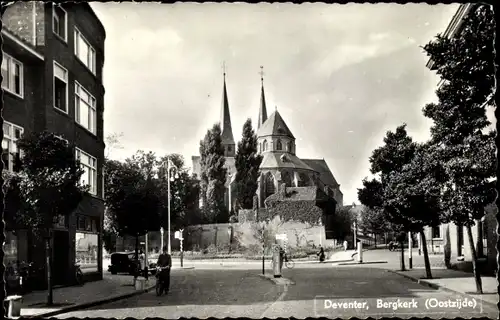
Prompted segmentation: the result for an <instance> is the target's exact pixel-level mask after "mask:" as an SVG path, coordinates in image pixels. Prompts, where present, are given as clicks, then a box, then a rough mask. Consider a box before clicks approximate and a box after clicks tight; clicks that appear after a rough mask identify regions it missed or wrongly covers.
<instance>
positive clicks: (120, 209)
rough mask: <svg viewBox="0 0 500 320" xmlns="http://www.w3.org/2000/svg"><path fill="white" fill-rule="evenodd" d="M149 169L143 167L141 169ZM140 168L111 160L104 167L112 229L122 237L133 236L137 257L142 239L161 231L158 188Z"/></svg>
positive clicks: (129, 161) (126, 162)
mask: <svg viewBox="0 0 500 320" xmlns="http://www.w3.org/2000/svg"><path fill="white" fill-rule="evenodd" d="M144 167H147V166H146V165H143V167H142V168H144ZM139 168H141V166H139V165H138V164H135V163H134V160H131V159H128V161H125V163H121V162H119V161H114V160H108V161H106V167H105V186H106V193H105V202H106V206H107V213H108V215H107V218H108V219H109V220H110V222H109V225H110V228H112V229H113V230H115V232H116V234H118V235H119V236H127V235H128V236H133V237H135V239H136V248H135V250H136V255H137V254H138V252H137V251H138V246H139V237H140V236H142V235H144V234H146V233H147V232H148V231H156V230H159V222H160V219H159V197H158V191H157V188H156V185H155V184H154V183H152V182H151V181H148V179H147V178H146V177H145V176H144V172H145V171H141V170H139Z"/></svg>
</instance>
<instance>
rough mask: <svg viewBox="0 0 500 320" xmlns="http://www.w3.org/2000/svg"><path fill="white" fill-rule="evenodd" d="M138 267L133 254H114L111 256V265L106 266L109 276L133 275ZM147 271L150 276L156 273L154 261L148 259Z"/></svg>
mask: <svg viewBox="0 0 500 320" xmlns="http://www.w3.org/2000/svg"><path fill="white" fill-rule="evenodd" d="M138 266H139V263H138V261H137V260H136V259H135V252H133V251H132V252H115V253H112V254H111V264H110V265H109V266H108V271H109V272H111V274H117V273H128V274H131V275H133V274H134V273H135V270H136V268H137V267H138ZM148 271H149V273H151V274H153V275H154V274H155V272H156V259H154V258H148Z"/></svg>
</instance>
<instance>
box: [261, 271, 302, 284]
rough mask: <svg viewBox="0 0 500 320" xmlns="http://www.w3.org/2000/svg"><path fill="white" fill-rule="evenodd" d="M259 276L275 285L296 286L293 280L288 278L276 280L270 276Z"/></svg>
mask: <svg viewBox="0 0 500 320" xmlns="http://www.w3.org/2000/svg"><path fill="white" fill-rule="evenodd" d="M259 276H260V277H261V278H264V279H267V280H269V281H271V282H272V283H274V284H277V285H285V286H287V285H294V284H295V282H293V281H292V280H290V279H287V278H283V277H280V278H275V277H274V276H272V275H270V274H265V275H264V274H259Z"/></svg>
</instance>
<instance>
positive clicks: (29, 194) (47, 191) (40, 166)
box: [8, 131, 88, 305]
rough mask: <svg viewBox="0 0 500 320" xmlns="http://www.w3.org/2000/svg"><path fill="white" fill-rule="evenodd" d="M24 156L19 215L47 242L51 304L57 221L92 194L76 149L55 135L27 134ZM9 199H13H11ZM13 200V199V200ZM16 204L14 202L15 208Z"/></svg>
mask: <svg viewBox="0 0 500 320" xmlns="http://www.w3.org/2000/svg"><path fill="white" fill-rule="evenodd" d="M17 146H18V148H19V149H20V151H21V152H22V154H23V157H22V158H21V159H20V162H19V172H17V173H16V174H14V177H13V179H14V180H15V181H12V182H13V183H14V184H15V185H16V186H15V189H17V191H16V192H19V193H18V194H16V195H14V198H16V197H18V198H19V200H21V201H20V203H18V204H17V205H18V207H17V210H13V211H16V212H17V213H19V218H20V220H21V222H22V223H23V224H24V225H25V226H28V227H29V228H30V229H31V230H32V232H33V234H34V235H35V236H36V237H38V238H43V239H44V241H45V249H46V251H45V253H46V258H47V259H46V261H47V265H46V272H47V282H48V283H47V285H48V295H47V304H48V305H51V304H53V294H52V275H51V267H52V266H51V264H52V262H51V259H49V257H51V252H52V248H51V237H52V230H53V225H54V219H56V218H57V217H58V216H68V215H70V214H71V213H72V212H73V211H74V210H75V209H76V207H77V206H78V204H79V203H80V201H81V200H82V198H83V196H84V194H85V193H86V192H87V191H88V186H82V185H80V177H81V176H82V175H83V173H84V171H83V169H82V168H81V167H80V164H79V162H78V160H77V159H76V156H75V152H74V150H75V149H74V146H72V145H70V144H68V143H67V142H66V141H65V140H62V139H60V138H58V137H56V136H55V135H54V134H52V133H49V132H46V131H43V132H37V133H30V134H25V135H24V136H23V137H22V138H21V139H20V140H18V141H17ZM8 198H9V197H8ZM10 199H13V198H10ZM15 206H16V204H14V203H10V204H9V207H10V208H11V209H14V208H15Z"/></svg>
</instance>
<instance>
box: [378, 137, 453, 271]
mask: <svg viewBox="0 0 500 320" xmlns="http://www.w3.org/2000/svg"><path fill="white" fill-rule="evenodd" d="M429 148H430V146H429V145H426V144H422V145H417V148H416V150H415V156H414V157H413V159H412V160H411V162H410V163H408V164H406V165H404V166H403V168H402V169H401V170H400V171H394V172H393V173H391V174H390V175H389V176H388V177H387V180H386V182H387V183H386V186H385V189H384V195H385V198H386V201H385V202H384V209H385V212H387V213H388V218H389V220H390V221H392V222H393V223H395V224H397V225H401V226H403V229H404V230H405V231H410V232H417V233H420V237H421V239H422V241H423V242H424V243H426V238H425V233H424V227H425V226H437V225H439V224H440V223H441V222H442V217H441V212H442V208H441V194H440V191H441V185H442V184H443V183H444V175H443V168H442V166H441V164H440V163H439V161H436V159H435V158H433V157H432V152H430V149H429ZM423 251H424V261H425V269H426V274H427V278H428V279H432V274H431V269H430V263H429V255H428V252H427V246H426V245H424V246H423Z"/></svg>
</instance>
